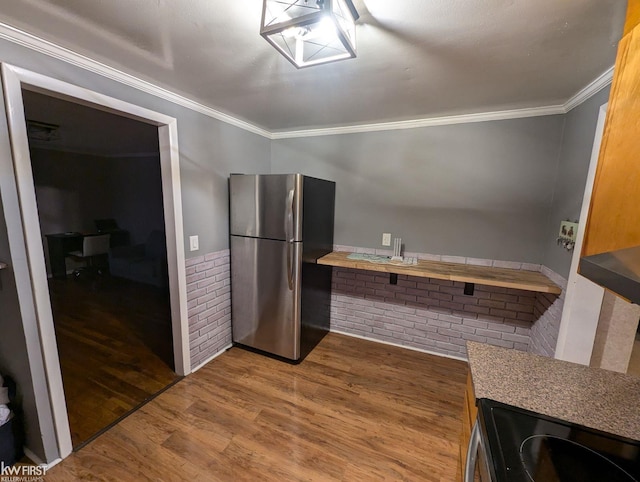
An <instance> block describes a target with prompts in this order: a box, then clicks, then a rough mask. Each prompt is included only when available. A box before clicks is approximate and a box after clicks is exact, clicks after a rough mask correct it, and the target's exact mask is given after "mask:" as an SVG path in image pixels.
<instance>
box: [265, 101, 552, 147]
mask: <svg viewBox="0 0 640 482" xmlns="http://www.w3.org/2000/svg"><path fill="white" fill-rule="evenodd" d="M564 113H565V110H564V107H563V106H562V105H550V106H545V107H532V108H528V109H513V110H501V111H495V112H480V113H477V114H462V115H452V116H443V117H431V118H427V119H414V120H407V121H397V122H381V123H377V124H362V125H356V126H347V127H329V128H325V129H308V130H296V131H287V132H274V133H272V134H271V137H272V138H273V139H290V138H294V137H316V136H331V135H336V134H355V133H361V132H376V131H391V130H399V129H416V128H418V127H434V126H446V125H452V124H468V123H471V122H487V121H495V120H507V119H522V118H524V117H539V116H545V115H558V114H564Z"/></svg>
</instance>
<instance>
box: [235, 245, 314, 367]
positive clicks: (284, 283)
mask: <svg viewBox="0 0 640 482" xmlns="http://www.w3.org/2000/svg"><path fill="white" fill-rule="evenodd" d="M301 271H302V243H287V242H284V241H274V240H271V239H258V238H245V237H239V236H232V237H231V316H232V327H233V341H234V342H236V343H241V344H243V345H246V346H250V347H253V348H257V349H259V350H263V351H266V352H268V353H272V354H274V355H279V356H282V357H284V358H288V359H290V360H297V359H298V358H300V329H301V327H300V299H301V287H300V280H301Z"/></svg>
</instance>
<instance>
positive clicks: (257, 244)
mask: <svg viewBox="0 0 640 482" xmlns="http://www.w3.org/2000/svg"><path fill="white" fill-rule="evenodd" d="M229 194H230V235H231V243H230V244H231V317H232V328H233V341H234V343H238V344H241V345H245V346H247V347H251V348H255V349H257V350H261V351H263V352H267V353H270V354H273V355H278V356H280V357H283V358H286V359H289V360H294V361H300V360H302V359H303V358H304V357H305V356H306V355H307V354H308V353H309V352H310V351H311V349H312V348H313V347H314V346H315V345H316V344H317V343H318V342H319V341H320V340H321V339H322V337H323V336H324V335H325V334H326V332H327V331H328V330H329V310H330V302H331V267H330V266H321V265H318V264H316V260H317V259H318V258H320V257H322V256H324V255H325V254H327V253H329V252H331V251H332V249H333V221H334V206H335V183H334V182H332V181H325V180H322V179H315V178H312V177H309V176H303V175H302V174H282V175H281V174H261V175H246V174H232V175H231V177H230V179H229Z"/></svg>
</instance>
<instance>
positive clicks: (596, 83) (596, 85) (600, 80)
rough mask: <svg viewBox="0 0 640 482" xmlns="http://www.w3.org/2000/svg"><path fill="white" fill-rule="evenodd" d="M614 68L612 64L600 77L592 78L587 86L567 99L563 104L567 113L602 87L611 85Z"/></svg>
mask: <svg viewBox="0 0 640 482" xmlns="http://www.w3.org/2000/svg"><path fill="white" fill-rule="evenodd" d="M613 68H614V66H613V65H612V66H611V67H609V68H608V69H607V70H605V71H604V72H603V73H602V74H600V75H599V76H598V77H596V78H595V79H594V80H592V81H591V82H590V83H589V84H588V85H587V86H586V87H584V88H583V89H582V90H580V91H579V92H577V93H576V94H575V95H574V96H573V97H571V98H570V99H569V100H568V101H566V102H565V103H564V105H563V107H564V110H565V113H567V112H569V111H571V110H573V109H575V108H576V107H578V106H579V105H580V104H582V103H583V102H585V101H586V100H588V99H590V98H591V97H593V96H594V95H596V94H597V93H598V92H600V91H601V90H602V89H604V88H605V87H606V86H607V85H609V84H610V83H611V82H612V81H613Z"/></svg>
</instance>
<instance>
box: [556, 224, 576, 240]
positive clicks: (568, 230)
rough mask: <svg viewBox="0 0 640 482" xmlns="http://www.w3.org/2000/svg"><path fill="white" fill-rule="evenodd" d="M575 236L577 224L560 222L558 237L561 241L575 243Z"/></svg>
mask: <svg viewBox="0 0 640 482" xmlns="http://www.w3.org/2000/svg"><path fill="white" fill-rule="evenodd" d="M577 234H578V223H572V222H571V221H562V222H560V231H559V232H558V237H559V238H560V239H561V240H563V241H573V242H575V240H576V235H577Z"/></svg>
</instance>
